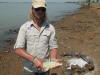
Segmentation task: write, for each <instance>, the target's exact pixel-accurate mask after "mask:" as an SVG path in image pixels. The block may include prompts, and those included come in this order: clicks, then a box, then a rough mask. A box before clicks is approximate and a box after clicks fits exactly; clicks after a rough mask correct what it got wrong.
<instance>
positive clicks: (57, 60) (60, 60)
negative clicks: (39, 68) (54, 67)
mask: <svg viewBox="0 0 100 75" xmlns="http://www.w3.org/2000/svg"><path fill="white" fill-rule="evenodd" d="M51 61H55V62H62V59H52V58H51Z"/></svg>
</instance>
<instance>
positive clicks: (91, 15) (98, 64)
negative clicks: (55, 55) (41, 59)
mask: <svg viewBox="0 0 100 75" xmlns="http://www.w3.org/2000/svg"><path fill="white" fill-rule="evenodd" d="M54 25H55V27H56V33H57V39H58V44H59V51H58V52H59V55H61V54H62V53H63V52H68V53H69V52H70V53H71V52H75V53H82V54H84V55H87V56H90V57H91V58H92V59H93V61H94V64H95V75H99V74H100V59H99V58H100V5H98V4H96V3H94V4H92V6H91V8H87V7H86V4H85V6H84V7H83V8H81V9H79V10H78V11H77V12H76V14H73V15H70V16H69V17H67V18H64V19H62V20H60V21H59V22H55V23H54ZM59 57H60V56H59ZM52 73H54V74H55V73H57V75H62V72H61V69H58V70H57V71H56V70H55V71H52Z"/></svg>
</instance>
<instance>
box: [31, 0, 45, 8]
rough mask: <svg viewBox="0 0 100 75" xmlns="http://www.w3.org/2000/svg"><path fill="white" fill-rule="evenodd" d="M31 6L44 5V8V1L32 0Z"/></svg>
mask: <svg viewBox="0 0 100 75" xmlns="http://www.w3.org/2000/svg"><path fill="white" fill-rule="evenodd" d="M32 6H33V8H39V7H44V8H46V1H45V0H32Z"/></svg>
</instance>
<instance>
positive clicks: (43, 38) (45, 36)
mask: <svg viewBox="0 0 100 75" xmlns="http://www.w3.org/2000/svg"><path fill="white" fill-rule="evenodd" d="M40 38H41V42H42V43H46V44H47V43H48V42H49V38H50V32H45V33H42V35H41V37H40Z"/></svg>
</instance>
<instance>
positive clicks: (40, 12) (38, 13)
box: [32, 7, 46, 19]
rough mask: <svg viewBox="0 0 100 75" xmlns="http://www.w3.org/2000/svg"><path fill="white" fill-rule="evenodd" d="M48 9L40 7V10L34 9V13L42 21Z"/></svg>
mask: <svg viewBox="0 0 100 75" xmlns="http://www.w3.org/2000/svg"><path fill="white" fill-rule="evenodd" d="M45 12H46V8H44V7H39V8H33V10H32V13H33V14H34V15H35V16H36V17H37V18H38V19H42V18H43V17H44V15H45Z"/></svg>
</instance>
